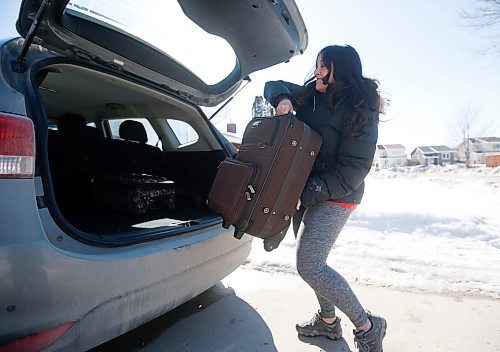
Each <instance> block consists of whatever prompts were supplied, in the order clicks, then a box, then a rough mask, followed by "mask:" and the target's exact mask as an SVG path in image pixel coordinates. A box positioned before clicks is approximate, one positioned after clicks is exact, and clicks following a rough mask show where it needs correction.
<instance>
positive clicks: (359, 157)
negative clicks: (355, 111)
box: [301, 122, 378, 207]
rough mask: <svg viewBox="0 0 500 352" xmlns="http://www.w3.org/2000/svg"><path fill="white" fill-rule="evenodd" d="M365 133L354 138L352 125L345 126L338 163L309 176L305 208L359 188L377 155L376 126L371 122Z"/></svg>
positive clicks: (342, 131) (305, 192)
mask: <svg viewBox="0 0 500 352" xmlns="http://www.w3.org/2000/svg"><path fill="white" fill-rule="evenodd" d="M364 132H365V133H364V134H363V135H362V136H360V137H355V138H352V137H351V136H350V127H349V124H348V123H344V124H343V127H342V128H341V135H340V140H339V144H338V150H337V157H336V160H335V161H334V162H333V163H332V164H331V165H328V169H327V170H326V171H324V172H322V173H320V174H318V175H314V176H310V177H309V179H308V180H307V183H306V186H305V187H304V190H303V192H302V196H301V202H302V204H303V205H304V206H306V207H307V206H311V205H315V204H319V203H322V202H324V201H326V200H330V199H333V200H338V199H342V198H344V197H346V196H348V195H350V194H351V193H353V192H354V191H356V190H357V189H358V187H360V185H361V184H362V183H363V181H364V179H365V177H366V175H368V172H369V171H370V168H371V165H372V161H373V157H374V154H375V148H376V145H377V137H378V126H377V124H376V123H375V122H370V123H368V124H367V125H366V126H365V131H364ZM354 201H355V202H356V199H354Z"/></svg>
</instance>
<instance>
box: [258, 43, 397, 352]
mask: <svg viewBox="0 0 500 352" xmlns="http://www.w3.org/2000/svg"><path fill="white" fill-rule="evenodd" d="M377 88H378V84H377V82H376V81H374V80H372V79H368V78H365V77H363V74H362V66H361V60H360V58H359V55H358V53H357V52H356V50H354V49H353V48H352V47H350V46H337V45H334V46H328V47H326V48H324V49H322V50H321V51H320V52H319V54H318V56H317V60H316V69H315V71H314V78H312V79H311V80H309V81H308V82H306V84H305V85H304V86H299V85H295V84H292V83H288V82H284V81H272V82H267V83H266V85H265V88H264V96H265V98H266V99H267V100H268V101H269V102H270V103H271V104H272V105H273V106H274V107H275V108H276V112H277V114H278V115H282V114H287V113H289V112H292V111H294V110H295V111H296V116H297V118H298V119H299V120H301V121H303V122H305V123H307V124H308V125H309V126H310V127H311V128H312V129H314V130H315V131H316V132H318V133H319V134H320V135H321V136H322V138H323V144H322V146H321V150H320V152H319V153H318V156H317V159H316V162H315V164H314V166H313V169H312V171H311V174H310V175H309V178H308V180H307V183H306V186H305V187H304V190H303V192H302V195H301V197H300V199H299V201H298V204H297V212H296V213H295V214H294V231H295V234H296V236H297V271H298V273H299V275H300V276H301V277H302V279H304V281H306V282H307V283H308V284H309V285H310V286H311V287H312V288H313V290H314V292H315V293H316V296H317V298H318V301H319V305H320V310H319V312H318V313H317V314H316V315H315V316H314V317H313V318H312V319H311V320H310V321H307V322H305V323H301V324H297V326H296V328H297V331H298V333H299V334H301V335H305V336H326V337H328V338H330V339H338V338H340V337H341V336H342V330H341V326H340V318H339V317H336V316H335V308H338V309H340V310H341V311H342V312H344V313H345V314H346V315H347V316H348V317H349V319H350V320H351V321H352V323H353V324H354V326H355V330H354V331H353V332H354V341H355V344H356V346H357V348H358V350H359V351H363V352H367V351H370V352H374V351H382V339H383V338H384V336H385V331H386V326H387V323H386V321H385V319H384V318H382V317H379V316H376V315H373V314H371V313H370V312H369V311H365V309H364V308H363V307H362V305H361V304H360V302H359V300H358V299H357V298H356V295H355V294H354V293H353V291H352V289H351V288H350V286H349V284H348V283H347V281H346V280H345V279H344V278H343V277H342V276H341V275H340V274H339V273H337V272H336V271H335V270H333V269H332V268H330V267H329V266H328V265H327V264H326V259H327V257H328V254H329V252H330V250H331V248H332V246H333V244H334V242H335V240H336V239H337V237H338V235H339V233H340V231H341V230H342V228H343V227H344V225H345V223H346V222H347V219H348V218H349V216H350V214H351V213H352V212H353V210H354V209H355V208H356V205H357V204H359V203H360V202H361V198H362V196H363V190H364V178H365V177H366V175H367V174H368V172H369V170H370V167H371V164H372V160H373V156H374V153H375V148H376V143H377V136H378V115H379V112H380V110H381V98H380V96H379V94H378V91H377ZM299 225H300V226H299Z"/></svg>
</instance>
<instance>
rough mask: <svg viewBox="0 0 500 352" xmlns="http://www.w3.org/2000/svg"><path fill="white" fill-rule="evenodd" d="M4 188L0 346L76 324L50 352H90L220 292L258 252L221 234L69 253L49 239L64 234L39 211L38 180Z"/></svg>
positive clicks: (246, 240) (215, 230) (217, 230)
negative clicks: (216, 288)
mask: <svg viewBox="0 0 500 352" xmlns="http://www.w3.org/2000/svg"><path fill="white" fill-rule="evenodd" d="M3 181H5V180H0V194H2V199H1V200H0V223H1V224H2V225H3V226H2V227H1V229H0V231H1V233H0V302H2V309H0V345H1V344H3V343H5V342H7V341H11V340H15V339H19V338H22V337H24V336H27V335H31V334H34V333H36V332H39V331H43V330H47V329H50V328H53V327H56V326H60V325H62V324H65V323H68V322H71V321H76V323H75V324H74V325H73V327H72V328H71V329H69V330H68V331H67V332H66V333H65V334H64V335H63V336H62V337H61V339H59V340H58V341H57V342H56V343H55V344H54V345H52V346H51V347H49V348H48V350H49V351H52V350H54V351H57V350H72V351H73V350H74V351H77V350H87V349H89V348H91V347H93V346H95V345H98V344H100V343H102V342H105V341H107V340H109V339H111V338H113V337H116V336H118V335H120V334H123V333H124V332H126V331H129V330H130V329H133V328H135V327H137V326H139V325H141V324H144V323H145V322H147V321H149V320H151V319H153V318H155V317H157V316H159V315H161V314H163V313H165V312H167V311H169V310H171V309H173V308H175V307H176V306H178V305H180V304H182V303H184V302H185V301H187V300H189V299H190V298H192V297H194V296H196V295H197V294H199V293H201V292H203V291H205V290H206V289H208V288H210V287H211V286H213V285H215V284H216V283H217V282H219V281H220V280H221V279H222V278H224V277H225V276H226V275H228V274H229V273H230V272H232V271H233V270H234V269H236V268H237V267H238V266H239V265H240V264H241V263H243V262H244V261H245V260H246V258H247V257H248V254H249V253H250V250H251V239H250V237H247V236H245V237H243V239H242V240H237V239H235V238H233V236H232V232H231V231H230V230H225V229H223V228H221V227H218V226H214V227H212V228H208V229H206V231H203V232H199V233H197V234H194V235H193V234H186V235H181V236H176V237H171V238H164V239H161V240H156V241H151V242H147V243H143V244H138V245H134V246H128V247H120V248H91V247H90V246H88V245H85V244H81V243H78V242H77V243H75V244H74V248H75V250H67V249H65V250H63V249H61V248H58V247H56V246H54V245H53V243H51V242H50V241H49V240H48V237H53V235H54V234H48V233H46V231H49V232H54V231H56V230H58V232H59V233H62V232H61V231H60V229H58V228H55V226H54V227H51V226H49V225H48V224H47V217H48V216H49V214H48V211H47V209H46V208H45V209H40V210H39V209H37V207H36V202H35V194H34V185H33V180H8V182H3ZM12 197H17V198H18V200H17V201H13V200H14V198H12ZM16 204H18V206H16ZM42 218H43V219H44V221H43V225H42V221H41V219H42ZM75 242H76V241H75ZM78 246H81V248H79V247H78ZM69 247H70V248H71V247H72V246H69ZM82 248H83V249H85V250H81V251H78V250H77V249H82ZM7 308H8V309H7Z"/></svg>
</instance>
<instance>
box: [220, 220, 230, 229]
mask: <svg viewBox="0 0 500 352" xmlns="http://www.w3.org/2000/svg"><path fill="white" fill-rule="evenodd" d="M229 226H231V224H230V223H228V222H227V221H226V220H223V221H222V227H223V228H225V229H228V228H229Z"/></svg>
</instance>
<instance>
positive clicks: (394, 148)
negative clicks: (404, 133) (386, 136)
mask: <svg viewBox="0 0 500 352" xmlns="http://www.w3.org/2000/svg"><path fill="white" fill-rule="evenodd" d="M405 165H406V148H405V146H404V145H401V144H378V145H377V149H376V150H375V156H374V158H373V166H374V167H376V168H379V169H383V168H388V167H393V166H405Z"/></svg>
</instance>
